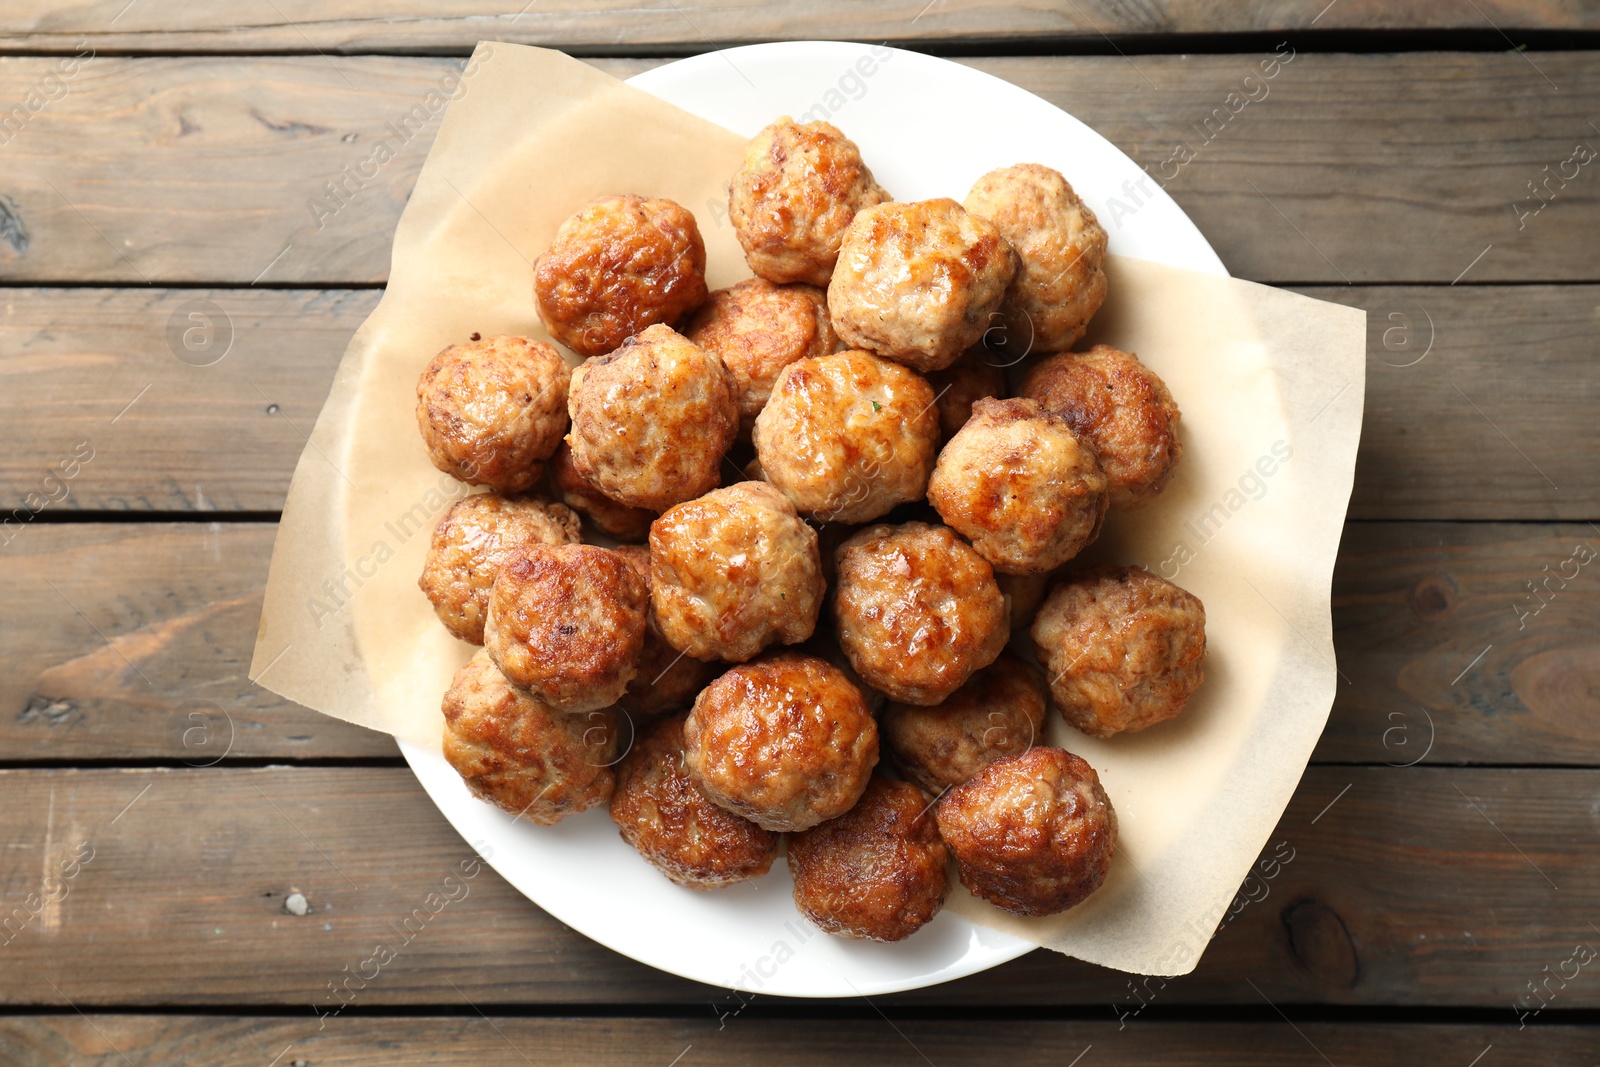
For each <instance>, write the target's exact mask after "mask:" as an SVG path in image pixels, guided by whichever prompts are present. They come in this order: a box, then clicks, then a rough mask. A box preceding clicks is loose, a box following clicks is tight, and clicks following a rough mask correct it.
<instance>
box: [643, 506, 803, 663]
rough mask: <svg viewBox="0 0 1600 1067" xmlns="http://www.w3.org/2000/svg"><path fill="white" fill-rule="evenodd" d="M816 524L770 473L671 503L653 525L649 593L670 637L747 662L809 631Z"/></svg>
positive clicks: (699, 651) (684, 647)
mask: <svg viewBox="0 0 1600 1067" xmlns="http://www.w3.org/2000/svg"><path fill="white" fill-rule="evenodd" d="M822 594H823V584H822V560H821V558H820V557H819V556H818V554H817V533H816V531H815V530H813V529H812V528H811V527H809V526H807V525H806V524H805V522H804V521H802V520H801V519H800V517H799V516H798V515H796V514H795V510H794V505H793V504H791V503H789V498H788V497H786V496H784V495H783V494H782V493H780V492H778V490H776V489H774V488H773V487H772V486H770V485H768V484H767V483H766V482H740V483H738V484H737V485H731V486H729V487H728V488H726V489H716V490H713V491H712V492H709V493H707V494H706V495H705V496H703V497H700V498H699V499H698V500H691V501H689V502H688V503H686V504H678V505H676V506H675V507H672V508H669V509H667V511H666V513H665V514H663V515H662V516H661V517H660V518H659V519H657V520H656V521H655V523H654V524H653V525H652V526H651V527H650V603H651V607H652V609H653V610H654V613H655V620H656V623H657V625H659V626H660V627H661V634H662V636H663V637H665V638H666V639H667V641H668V643H670V644H671V645H672V647H674V648H676V649H678V650H680V651H683V652H687V653H688V654H689V655H691V656H694V657H696V658H699V659H724V660H728V661H729V662H732V663H743V662H744V661H745V660H748V659H750V658H751V657H753V656H755V654H756V653H758V652H760V651H761V650H762V649H763V648H766V647H767V646H768V645H770V644H772V643H773V642H774V641H781V642H783V643H784V644H786V645H792V644H796V643H798V642H800V641H804V640H805V639H806V638H808V637H810V636H811V631H812V630H813V629H815V627H816V624H817V612H818V610H819V609H820V608H821V607H822Z"/></svg>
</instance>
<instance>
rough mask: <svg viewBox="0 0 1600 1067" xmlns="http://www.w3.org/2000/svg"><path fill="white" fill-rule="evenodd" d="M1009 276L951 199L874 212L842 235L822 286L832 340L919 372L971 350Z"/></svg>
mask: <svg viewBox="0 0 1600 1067" xmlns="http://www.w3.org/2000/svg"><path fill="white" fill-rule="evenodd" d="M1015 272H1016V257H1015V256H1014V255H1013V254H1012V252H1011V248H1010V247H1009V246H1008V245H1007V244H1006V242H1005V240H1004V239H1003V238H1002V237H1001V236H1000V231H999V230H997V229H995V228H994V227H993V226H991V225H990V224H989V223H987V222H985V221H984V220H983V219H980V218H978V217H976V216H975V215H969V214H967V213H966V212H965V211H963V210H962V208H961V205H960V204H958V203H956V202H955V201H954V200H943V199H941V200H923V201H920V202H918V203H914V204H898V203H894V204H879V205H878V206H877V207H872V208H868V209H867V210H865V211H863V212H861V213H860V214H859V215H857V216H856V219H855V221H854V222H852V223H851V224H850V229H849V230H847V231H846V232H845V235H844V245H843V247H842V248H840V250H839V263H838V266H836V267H835V268H834V271H833V281H831V282H829V283H828V310H829V312H830V313H831V314H832V315H833V328H834V330H835V331H837V332H838V334H839V337H840V338H841V339H842V340H843V341H844V342H845V343H846V344H848V345H851V346H853V347H855V348H865V349H867V350H869V351H872V352H876V353H877V354H878V355H880V356H883V357H884V358H886V359H892V360H895V361H896V362H899V363H904V364H905V365H906V366H908V367H911V368H913V369H915V370H919V371H935V370H943V369H944V368H946V367H948V366H950V364H952V363H954V362H955V361H956V358H957V357H958V356H960V355H961V353H962V352H965V351H966V350H967V349H968V348H970V347H972V346H973V345H975V344H977V343H978V340H979V338H981V337H982V336H983V333H984V331H985V330H987V329H988V328H989V320H990V317H991V316H992V315H993V314H994V313H995V312H996V311H998V310H999V308H1000V301H1001V300H1002V299H1003V298H1004V296H1005V293H1006V286H1008V285H1010V284H1011V277H1012V275H1013V274H1014V273H1015Z"/></svg>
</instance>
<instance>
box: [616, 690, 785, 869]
mask: <svg viewBox="0 0 1600 1067" xmlns="http://www.w3.org/2000/svg"><path fill="white" fill-rule="evenodd" d="M684 718H685V716H683V715H675V716H673V717H672V718H670V719H663V720H662V721H661V722H659V723H656V724H655V725H654V726H653V727H652V728H651V730H650V731H649V733H647V734H645V735H644V736H643V737H642V738H640V739H639V740H638V741H637V742H635V744H634V746H633V748H632V750H631V751H629V753H628V754H627V756H626V757H624V758H623V760H622V763H621V764H619V765H618V767H617V791H616V794H615V795H614V796H613V797H612V800H611V821H612V822H614V823H616V824H617V826H618V828H619V829H621V831H622V839H623V840H624V841H626V842H627V843H628V844H630V845H632V846H633V847H634V848H636V849H638V850H639V855H641V856H643V857H644V858H645V859H646V860H648V861H649V862H650V864H651V865H652V866H653V867H655V868H656V870H658V871H660V872H661V873H662V874H664V875H666V876H667V877H668V878H670V879H672V880H673V881H674V882H677V883H678V884H679V885H681V886H687V887H689V888H690V889H716V888H718V887H720V886H725V885H732V884H733V883H735V882H742V881H745V880H746V879H749V878H758V877H760V876H761V875H763V874H766V873H767V871H769V870H770V869H771V868H772V861H773V860H774V859H776V858H777V855H778V835H777V834H775V833H772V832H771V831H768V830H763V829H762V828H761V827H759V826H757V825H756V824H755V823H753V822H751V821H750V820H749V819H745V818H741V817H739V816H738V815H735V814H733V813H732V812H731V811H725V810H723V809H722V808H720V807H718V806H717V805H715V804H713V803H712V802H711V800H710V798H709V797H707V796H706V795H705V793H704V791H702V790H701V788H700V787H699V786H697V785H695V784H694V779H693V778H692V777H690V775H689V770H688V767H686V766H685V764H684V758H683V721H684Z"/></svg>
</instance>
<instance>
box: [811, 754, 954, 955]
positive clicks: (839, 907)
mask: <svg viewBox="0 0 1600 1067" xmlns="http://www.w3.org/2000/svg"><path fill="white" fill-rule="evenodd" d="M932 807H933V805H932V804H930V803H929V801H928V798H927V797H926V796H924V795H923V793H922V790H920V789H918V788H917V787H916V786H914V785H911V784H910V783H908V782H896V781H893V780H892V779H889V778H885V777H883V776H882V775H878V774H875V775H873V776H872V781H871V783H870V784H869V785H868V786H867V791H866V792H865V793H863V794H862V795H861V800H860V801H858V802H857V804H856V806H855V807H853V808H851V809H850V810H849V811H847V812H845V813H844V814H843V815H841V816H839V817H838V818H837V819H830V820H828V821H827V822H825V823H823V824H821V825H820V826H813V827H812V828H811V829H809V830H807V831H805V832H804V833H799V834H795V835H794V836H793V837H791V838H789V872H790V873H791V874H792V875H793V876H794V903H795V907H797V908H798V909H799V910H800V914H801V915H804V916H805V917H806V918H807V919H809V920H811V922H812V923H814V924H815V925H816V926H818V927H819V928H821V929H822V930H824V931H826V932H827V933H830V934H838V935H840V936H842V937H851V938H863V939H866V940H869V941H901V940H904V939H905V938H907V937H910V936H911V935H912V934H914V933H916V932H917V931H918V930H920V929H921V928H922V927H923V926H924V925H925V924H926V923H927V922H928V920H930V919H932V918H933V917H934V915H936V914H937V913H938V911H939V908H940V907H942V906H943V904H944V894H945V890H946V889H948V888H949V885H950V875H949V873H948V872H947V871H946V866H947V865H948V863H949V862H950V850H949V849H947V848H945V846H944V842H943V841H941V840H939V830H938V827H937V826H936V825H935V822H934V815H933V811H932Z"/></svg>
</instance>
